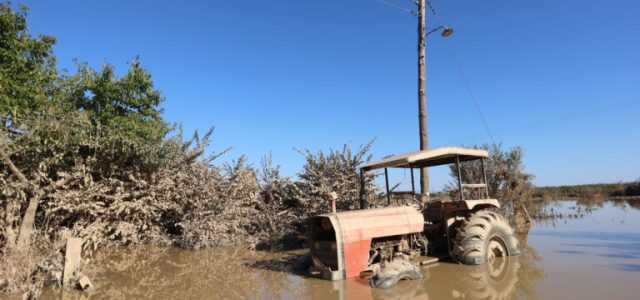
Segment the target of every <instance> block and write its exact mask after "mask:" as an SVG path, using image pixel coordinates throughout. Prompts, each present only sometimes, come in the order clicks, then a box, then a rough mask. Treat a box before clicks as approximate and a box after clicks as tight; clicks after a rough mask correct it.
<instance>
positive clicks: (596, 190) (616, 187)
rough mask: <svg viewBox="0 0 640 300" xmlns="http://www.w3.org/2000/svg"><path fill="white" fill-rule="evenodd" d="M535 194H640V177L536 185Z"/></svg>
mask: <svg viewBox="0 0 640 300" xmlns="http://www.w3.org/2000/svg"><path fill="white" fill-rule="evenodd" d="M533 196H534V197H536V198H540V199H545V200H562V199H567V198H589V197H637V196H640V179H638V180H636V181H633V182H619V183H598V184H581V185H562V186H545V187H536V188H535V191H534V192H533Z"/></svg>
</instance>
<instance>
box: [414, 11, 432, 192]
mask: <svg viewBox="0 0 640 300" xmlns="http://www.w3.org/2000/svg"><path fill="white" fill-rule="evenodd" d="M425 1H426V0H414V3H415V4H416V5H417V6H418V11H417V12H418V111H419V112H418V119H419V124H420V150H427V149H428V148H429V141H428V131H427V127H428V126H427V67H426V49H425V48H426V42H425V41H426V30H425V29H426V14H425V4H426V3H425ZM420 192H421V193H422V198H423V199H422V200H423V201H428V200H429V171H428V170H427V168H422V169H420Z"/></svg>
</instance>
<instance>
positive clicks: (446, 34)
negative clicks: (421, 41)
mask: <svg viewBox="0 0 640 300" xmlns="http://www.w3.org/2000/svg"><path fill="white" fill-rule="evenodd" d="M443 28H444V30H443V31H442V33H441V34H440V35H441V36H442V37H449V36H450V35H452V34H453V28H449V27H447V26H444V25H440V26H438V27H437V28H435V29H433V30H431V31H429V32H427V35H430V34H432V33H434V32H436V31H438V30H440V29H443Z"/></svg>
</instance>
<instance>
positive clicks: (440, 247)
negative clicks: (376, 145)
mask: <svg viewBox="0 0 640 300" xmlns="http://www.w3.org/2000/svg"><path fill="white" fill-rule="evenodd" d="M488 156H489V154H488V152H487V151H485V150H478V149H466V148H457V147H445V148H438V149H433V150H424V151H417V152H411V153H406V154H403V155H397V156H391V157H387V158H384V159H381V160H378V161H373V162H370V163H367V164H366V165H364V166H362V167H361V168H360V185H361V188H360V199H359V204H360V210H353V211H344V212H336V211H335V201H336V199H335V196H334V197H330V198H331V199H330V200H331V201H332V206H333V207H334V208H333V211H332V212H331V213H326V214H321V215H317V216H313V217H310V218H309V219H308V220H307V222H308V230H309V231H308V241H309V248H310V261H309V262H310V267H309V274H310V275H311V276H314V277H319V278H323V279H328V280H341V279H346V278H353V277H360V278H366V279H369V282H370V284H371V286H373V287H380V288H387V287H391V286H393V285H395V284H396V283H397V282H398V281H399V280H401V279H410V278H419V277H421V273H420V269H419V268H418V267H417V266H418V265H424V264H428V263H431V262H437V261H440V260H444V259H447V258H450V259H452V260H453V261H455V262H459V263H462V264H468V265H478V264H483V263H485V262H492V261H493V260H494V259H495V258H496V257H506V256H513V255H518V254H519V250H518V248H517V244H518V240H517V239H516V237H515V235H514V230H513V229H512V227H511V226H510V225H509V223H508V222H507V220H506V219H505V218H504V217H503V216H502V215H501V214H500V213H498V209H499V208H500V204H499V202H498V200H497V199H490V198H489V190H488V186H487V177H486V171H485V159H486V158H487V157H488ZM471 161H475V163H471V164H475V166H478V165H480V169H481V172H475V173H481V176H478V177H481V178H477V179H475V180H474V181H476V182H467V183H464V182H463V176H462V175H463V174H462V172H461V168H462V167H463V164H462V163H463V162H467V163H465V164H464V165H466V166H469V165H470V163H468V162H471ZM451 164H453V165H454V167H455V168H454V170H455V173H456V175H457V185H458V186H457V190H456V192H455V199H454V200H448V201H443V200H438V199H430V200H429V201H426V202H423V200H422V197H421V195H418V194H416V191H415V184H414V180H413V179H414V176H413V174H414V169H421V168H428V167H435V166H441V165H451ZM388 168H404V169H410V173H411V188H412V191H411V192H407V193H403V196H404V197H402V198H403V199H405V200H404V202H402V201H397V199H396V201H392V198H393V197H392V196H395V195H392V194H393V193H391V192H390V191H389V177H388ZM380 169H384V175H385V183H386V200H387V201H386V202H387V203H386V205H383V207H379V208H369V204H370V203H369V199H368V193H367V190H366V186H365V174H366V173H367V172H380V171H379V170H380ZM473 173H474V172H468V174H473ZM407 196H409V197H407ZM407 198H409V199H410V200H409V201H408V200H407Z"/></svg>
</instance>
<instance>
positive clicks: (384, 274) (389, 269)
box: [369, 259, 422, 289]
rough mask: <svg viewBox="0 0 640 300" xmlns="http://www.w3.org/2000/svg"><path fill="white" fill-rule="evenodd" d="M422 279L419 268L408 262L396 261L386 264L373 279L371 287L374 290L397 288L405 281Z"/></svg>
mask: <svg viewBox="0 0 640 300" xmlns="http://www.w3.org/2000/svg"><path fill="white" fill-rule="evenodd" d="M418 278H422V273H420V269H419V268H418V267H417V266H414V265H413V264H411V263H410V262H408V261H406V260H401V259H398V260H394V261H391V262H387V263H385V265H384V267H381V269H380V271H378V272H377V273H376V274H375V275H374V276H373V277H371V279H369V285H371V287H374V288H381V289H388V288H390V287H393V286H395V285H396V284H397V283H398V281H400V280H403V279H414V280H415V279H418Z"/></svg>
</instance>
